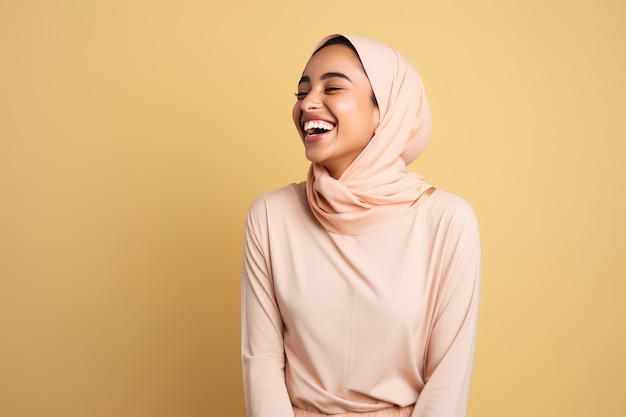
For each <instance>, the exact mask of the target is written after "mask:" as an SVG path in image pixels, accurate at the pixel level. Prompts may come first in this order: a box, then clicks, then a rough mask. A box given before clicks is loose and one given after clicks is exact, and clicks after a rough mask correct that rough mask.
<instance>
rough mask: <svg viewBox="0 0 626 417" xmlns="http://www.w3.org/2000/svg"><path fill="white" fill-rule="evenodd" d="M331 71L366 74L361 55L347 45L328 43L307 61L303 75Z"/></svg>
mask: <svg viewBox="0 0 626 417" xmlns="http://www.w3.org/2000/svg"><path fill="white" fill-rule="evenodd" d="M331 71H334V72H343V73H346V75H347V74H348V72H349V73H352V74H355V73H361V74H362V75H363V76H365V71H364V70H363V66H362V65H361V61H360V60H359V57H358V56H357V55H356V54H355V53H354V51H352V50H351V49H350V48H348V47H347V46H345V45H328V46H326V47H324V48H322V49H320V50H319V51H317V53H316V54H315V55H313V56H312V57H311V58H310V59H309V62H307V64H306V67H305V68H304V72H303V73H302V75H308V76H310V77H311V76H312V77H314V76H315V75H321V74H324V73H326V72H331Z"/></svg>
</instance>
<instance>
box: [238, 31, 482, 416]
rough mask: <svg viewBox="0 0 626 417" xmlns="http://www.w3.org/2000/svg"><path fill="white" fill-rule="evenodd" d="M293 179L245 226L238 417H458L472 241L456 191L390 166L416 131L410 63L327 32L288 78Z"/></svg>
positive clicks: (411, 153) (466, 376) (466, 355)
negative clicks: (242, 400)
mask: <svg viewBox="0 0 626 417" xmlns="http://www.w3.org/2000/svg"><path fill="white" fill-rule="evenodd" d="M296 98H297V101H296V104H295V106H294V108H293V120H294V122H295V125H296V128H297V130H298V132H299V134H300V137H301V138H302V142H303V144H304V149H305V154H306V157H307V158H308V159H309V160H310V161H311V167H310V169H309V173H308V176H307V179H306V182H302V183H299V184H292V185H289V186H287V187H285V188H282V189H279V190H275V191H271V192H268V193H265V194H264V195H262V196H261V197H259V198H258V199H257V200H256V201H255V202H254V203H253V204H252V206H251V207H250V210H249V213H248V217H247V220H246V232H245V243H244V264H243V273H242V364H243V380H244V390H245V397H246V407H247V413H248V417H294V416H295V417H317V416H324V415H329V414H330V415H341V416H361V417H383V416H384V417H387V416H389V417H392V416H406V417H409V416H411V417H461V416H464V415H465V410H466V405H467V398H468V391H469V383H470V377H471V370H472V358H473V350H474V341H475V331H476V318H477V307H478V287H479V277H480V245H479V237H478V226H477V222H476V217H475V215H474V212H473V211H472V209H471V207H470V206H469V205H468V204H467V203H466V202H465V201H464V200H462V199H461V198H459V197H457V196H455V195H452V194H450V193H448V192H445V191H443V190H441V189H435V188H434V187H433V186H431V185H429V184H427V183H426V182H425V181H424V179H423V178H422V177H421V176H419V175H418V174H416V173H414V172H407V171H406V165H407V164H408V163H410V162H411V161H413V160H414V159H415V158H417V156H418V155H419V154H420V153H421V152H422V150H423V149H424V147H425V146H426V143H427V142H428V138H429V136H430V131H431V119H430V110H429V107H428V102H427V101H426V96H425V94H424V88H423V86H422V83H421V80H420V78H419V76H418V75H417V73H416V72H415V70H414V69H413V67H412V66H411V64H410V63H409V62H408V61H407V60H406V58H404V57H403V56H402V55H400V54H399V53H398V52H397V51H396V50H395V49H393V48H392V47H390V46H388V45H384V44H382V43H379V42H376V41H372V40H370V39H366V38H362V37H358V36H340V35H333V36H330V37H328V38H326V39H324V40H322V42H321V43H320V44H319V45H318V48H317V49H316V50H315V52H314V53H313V55H312V56H311V58H310V59H309V61H308V63H307V65H306V67H305V68H304V72H303V73H302V77H301V78H300V81H299V83H298V91H297V94H296Z"/></svg>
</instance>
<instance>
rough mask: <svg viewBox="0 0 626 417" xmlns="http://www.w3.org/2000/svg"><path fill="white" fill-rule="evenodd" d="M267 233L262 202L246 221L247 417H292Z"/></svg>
mask: <svg viewBox="0 0 626 417" xmlns="http://www.w3.org/2000/svg"><path fill="white" fill-rule="evenodd" d="M263 226H264V227H263ZM266 229H267V216H266V211H265V206H264V204H263V201H262V200H261V199H259V200H257V201H256V202H255V203H254V204H253V205H252V207H251V208H250V211H249V212H248V216H247V219H246V227H245V236H244V257H243V270H242V281H241V357H242V371H243V386H244V394H245V400H246V410H247V416H248V417H293V409H292V406H291V401H290V400H289V396H288V394H287V388H286V385H285V353H284V345H283V322H282V318H281V315H280V312H279V310H278V305H277V303H276V294H275V292H274V283H273V279H272V274H271V263H270V262H269V258H268V255H267V254H268V248H269V245H268V243H267V233H266V232H265V233H263V230H266ZM262 237H264V239H263V238H262Z"/></svg>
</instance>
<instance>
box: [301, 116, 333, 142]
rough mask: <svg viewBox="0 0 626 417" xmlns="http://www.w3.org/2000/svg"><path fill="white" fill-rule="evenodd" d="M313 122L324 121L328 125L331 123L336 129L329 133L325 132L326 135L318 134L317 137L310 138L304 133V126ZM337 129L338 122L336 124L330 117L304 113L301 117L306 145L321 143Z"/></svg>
mask: <svg viewBox="0 0 626 417" xmlns="http://www.w3.org/2000/svg"><path fill="white" fill-rule="evenodd" d="M312 120H321V121H324V122H327V123H331V124H332V125H333V126H334V128H333V129H332V130H329V131H328V132H325V133H318V134H317V135H315V136H309V135H308V134H307V133H306V132H305V131H304V124H305V123H306V122H310V121H312ZM336 128H337V122H335V121H334V120H333V119H332V118H330V117H325V116H320V115H318V114H304V113H303V114H302V116H301V117H300V130H301V131H302V134H303V139H304V142H305V143H316V142H319V141H321V140H322V139H324V138H325V137H326V136H327V135H328V134H329V133H331V132H333V131H334V130H335V129H336Z"/></svg>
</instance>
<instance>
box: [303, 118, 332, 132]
mask: <svg viewBox="0 0 626 417" xmlns="http://www.w3.org/2000/svg"><path fill="white" fill-rule="evenodd" d="M333 127H334V126H333V125H332V124H331V123H328V122H325V121H323V120H310V121H308V122H304V130H309V129H324V130H332V128H333Z"/></svg>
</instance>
